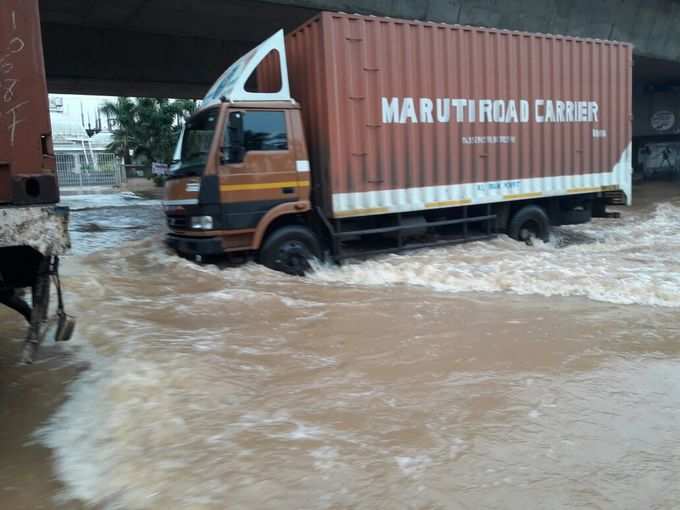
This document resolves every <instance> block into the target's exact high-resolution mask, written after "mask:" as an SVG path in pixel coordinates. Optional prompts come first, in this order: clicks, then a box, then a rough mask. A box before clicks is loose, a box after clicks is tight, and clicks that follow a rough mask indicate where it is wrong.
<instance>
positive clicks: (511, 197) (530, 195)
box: [503, 191, 543, 200]
mask: <svg viewBox="0 0 680 510" xmlns="http://www.w3.org/2000/svg"><path fill="white" fill-rule="evenodd" d="M542 194H543V193H542V192H540V191H533V192H531V193H518V194H516V195H503V199H504V200H517V199H520V198H534V197H540V196H541V195H542Z"/></svg>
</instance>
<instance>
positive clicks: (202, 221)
mask: <svg viewBox="0 0 680 510" xmlns="http://www.w3.org/2000/svg"><path fill="white" fill-rule="evenodd" d="M191 228H197V229H201V230H210V229H212V228H213V219H212V216H192V217H191Z"/></svg>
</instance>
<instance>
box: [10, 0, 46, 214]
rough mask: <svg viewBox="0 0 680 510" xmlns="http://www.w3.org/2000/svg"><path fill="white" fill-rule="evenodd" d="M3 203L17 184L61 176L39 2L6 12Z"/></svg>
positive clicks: (15, 0)
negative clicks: (31, 177) (23, 179)
mask: <svg viewBox="0 0 680 510" xmlns="http://www.w3.org/2000/svg"><path fill="white" fill-rule="evenodd" d="M0 78H1V79H0V202H11V201H12V192H11V186H12V178H13V177H14V176H17V175H21V176H27V175H36V174H52V175H54V174H55V170H56V162H55V159H54V156H53V151H52V140H51V128H50V118H49V110H48V99H47V85H46V83H45V67H44V61H43V51H42V39H41V34H40V17H39V12H38V0H3V2H2V8H0Z"/></svg>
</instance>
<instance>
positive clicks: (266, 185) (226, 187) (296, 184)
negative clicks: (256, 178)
mask: <svg viewBox="0 0 680 510" xmlns="http://www.w3.org/2000/svg"><path fill="white" fill-rule="evenodd" d="M305 187H309V181H282V182H262V183H255V184H222V185H220V191H247V190H255V189H276V188H305Z"/></svg>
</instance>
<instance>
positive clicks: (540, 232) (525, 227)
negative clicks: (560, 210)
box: [508, 205, 550, 244]
mask: <svg viewBox="0 0 680 510" xmlns="http://www.w3.org/2000/svg"><path fill="white" fill-rule="evenodd" d="M508 235H509V236H510V237H512V238H513V239H517V240H518V241H523V242H525V243H527V244H531V243H532V241H533V239H541V240H542V241H544V242H548V241H549V240H550V219H549V218H548V215H547V214H546V213H545V211H544V210H543V209H542V208H541V207H539V206H537V205H526V206H524V207H522V208H521V209H520V210H519V211H517V213H515V215H514V216H513V217H512V220H510V225H509V226H508Z"/></svg>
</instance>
